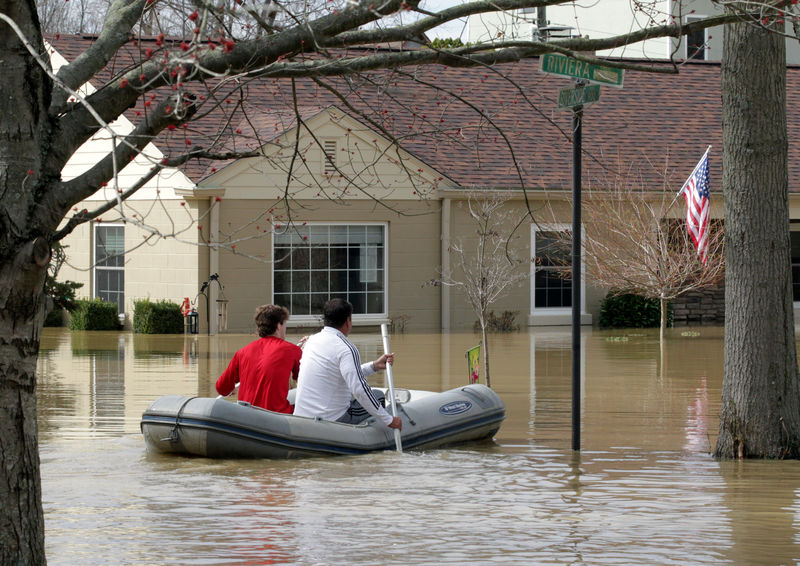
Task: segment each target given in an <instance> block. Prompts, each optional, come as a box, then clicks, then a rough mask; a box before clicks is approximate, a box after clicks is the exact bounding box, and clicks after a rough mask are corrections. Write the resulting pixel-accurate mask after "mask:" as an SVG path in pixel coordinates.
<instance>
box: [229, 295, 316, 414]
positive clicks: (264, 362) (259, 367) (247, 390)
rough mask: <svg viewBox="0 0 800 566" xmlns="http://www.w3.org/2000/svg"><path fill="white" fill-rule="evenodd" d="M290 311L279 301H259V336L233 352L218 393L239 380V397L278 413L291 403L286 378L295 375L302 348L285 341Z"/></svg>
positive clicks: (232, 387)
mask: <svg viewBox="0 0 800 566" xmlns="http://www.w3.org/2000/svg"><path fill="white" fill-rule="evenodd" d="M288 320H289V311H288V310H287V309H286V308H285V307H281V306H278V305H261V306H260V307H258V308H257V309H256V314H255V321H256V326H257V327H258V335H259V339H258V340H256V341H254V342H251V343H250V344H248V345H247V346H245V347H244V348H242V349H241V350H239V351H238V352H236V354H234V356H233V359H232V360H231V363H230V364H229V365H228V369H226V370H225V371H224V372H223V373H222V375H221V376H220V377H219V379H218V380H217V393H219V394H220V395H222V396H228V395H230V394H231V393H232V392H233V390H234V389H235V387H236V383H239V400H240V401H245V402H247V403H250V404H251V405H253V406H255V407H261V408H262V409H268V410H270V411H275V412H278V413H290V414H291V412H292V411H293V409H294V407H292V405H290V404H289V401H287V400H286V396H287V394H288V393H289V378H290V377H291V378H293V379H295V380H296V379H297V374H298V372H299V371H300V356H301V355H302V353H303V351H302V350H301V349H300V348H299V347H298V346H295V345H294V344H292V343H291V342H287V341H286V322H287V321H288Z"/></svg>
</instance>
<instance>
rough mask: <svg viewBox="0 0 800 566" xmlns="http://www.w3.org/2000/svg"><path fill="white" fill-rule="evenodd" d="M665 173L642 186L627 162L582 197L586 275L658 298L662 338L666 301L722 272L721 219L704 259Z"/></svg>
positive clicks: (603, 284)
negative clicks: (659, 182) (656, 184)
mask: <svg viewBox="0 0 800 566" xmlns="http://www.w3.org/2000/svg"><path fill="white" fill-rule="evenodd" d="M663 178H664V186H663V187H662V190H661V191H659V192H658V193H653V192H651V191H645V190H644V189H643V188H642V186H641V185H642V184H641V183H640V182H639V179H638V177H637V176H636V175H633V174H632V173H631V172H630V169H629V168H628V169H622V170H621V171H615V172H612V173H611V176H610V178H607V179H605V180H604V181H605V182H604V183H601V184H598V185H596V186H594V187H592V188H591V189H590V190H589V191H587V195H586V198H585V199H584V200H583V203H582V204H583V221H584V241H583V246H584V250H585V254H584V256H585V261H586V275H587V278H588V279H589V280H591V281H592V283H593V284H596V285H599V286H601V287H606V288H608V289H610V292H611V293H615V294H623V293H633V294H636V295H641V296H643V297H645V298H648V299H657V300H658V301H659V302H660V310H661V324H660V333H659V337H660V339H661V341H662V342H663V340H664V333H665V330H666V327H667V304H668V302H669V301H671V300H672V299H675V298H677V297H679V296H681V295H683V294H685V293H688V292H689V291H693V290H697V289H703V288H706V287H710V286H712V285H715V284H718V283H719V282H720V281H722V279H723V277H724V275H725V258H724V253H723V252H724V250H723V227H722V224H721V223H719V222H712V223H711V225H710V226H709V230H708V241H707V243H706V250H707V256H706V257H707V262H706V265H703V264H702V263H701V262H700V260H699V258H698V255H697V250H696V249H695V247H694V244H693V243H692V241H691V239H690V238H689V234H688V231H687V229H686V223H685V221H684V220H680V218H681V216H682V215H684V216H685V214H684V211H685V209H686V205H685V204H684V199H683V198H682V197H679V196H678V195H677V189H676V185H675V183H671V182H669V181H670V177H669V176H668V175H664V176H663ZM680 184H681V181H678V183H677V187H678V188H679V187H680Z"/></svg>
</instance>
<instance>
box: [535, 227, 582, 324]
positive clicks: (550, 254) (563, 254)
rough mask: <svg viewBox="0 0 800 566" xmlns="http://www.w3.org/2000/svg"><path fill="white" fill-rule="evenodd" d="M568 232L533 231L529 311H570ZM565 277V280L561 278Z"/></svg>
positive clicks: (561, 230)
mask: <svg viewBox="0 0 800 566" xmlns="http://www.w3.org/2000/svg"><path fill="white" fill-rule="evenodd" d="M570 240H571V237H570V231H569V230H566V229H561V228H553V229H550V230H537V229H536V227H535V226H534V227H533V246H532V247H533V250H532V253H533V256H534V257H535V258H536V261H535V262H534V267H533V270H534V275H533V288H532V293H533V310H534V311H536V310H539V309H557V308H558V309H567V308H571V307H572V279H571V278H570V277H569V273H570V271H571V266H572V248H571V246H572V244H571V243H570ZM565 275H566V276H565Z"/></svg>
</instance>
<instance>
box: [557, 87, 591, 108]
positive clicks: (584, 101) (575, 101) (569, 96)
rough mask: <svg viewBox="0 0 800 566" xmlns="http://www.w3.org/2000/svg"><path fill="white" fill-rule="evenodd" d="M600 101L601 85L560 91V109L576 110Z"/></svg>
mask: <svg viewBox="0 0 800 566" xmlns="http://www.w3.org/2000/svg"><path fill="white" fill-rule="evenodd" d="M598 100H600V85H585V86H576V87H572V88H562V89H561V90H559V91H558V107H559V108H576V107H578V106H589V105H590V104H592V103H593V102H597V101H598Z"/></svg>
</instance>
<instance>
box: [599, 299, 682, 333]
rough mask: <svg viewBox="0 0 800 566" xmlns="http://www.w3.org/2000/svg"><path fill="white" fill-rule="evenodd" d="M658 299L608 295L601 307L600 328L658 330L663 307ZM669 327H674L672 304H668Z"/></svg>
mask: <svg viewBox="0 0 800 566" xmlns="http://www.w3.org/2000/svg"><path fill="white" fill-rule="evenodd" d="M660 303H661V302H660V301H659V300H658V299H646V298H644V297H642V296H640V295H634V294H630V293H628V294H624V295H607V296H606V298H605V299H603V302H602V304H601V305H600V320H599V321H598V324H599V326H600V328H658V327H659V326H661V305H660ZM667 326H672V303H667Z"/></svg>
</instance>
